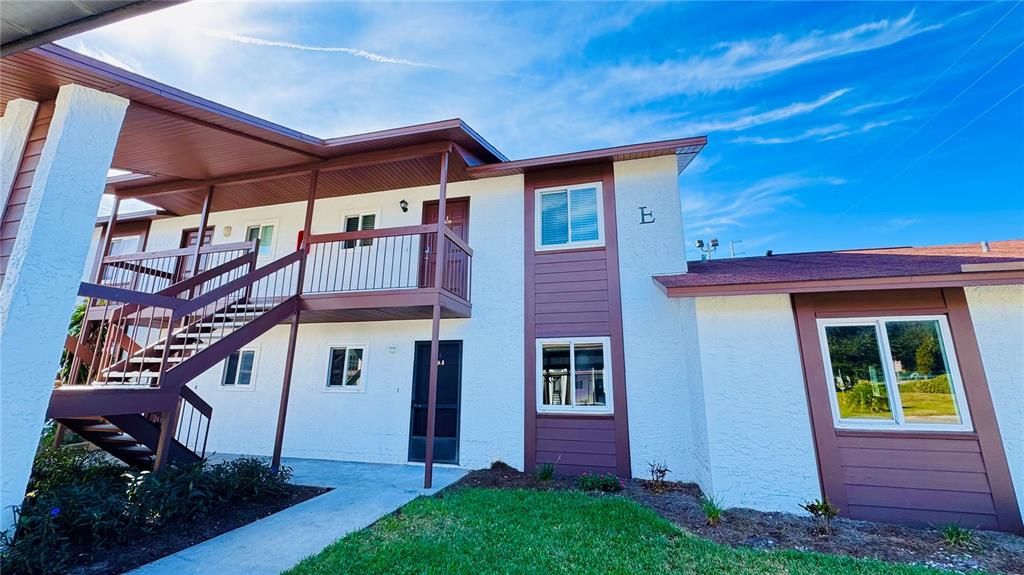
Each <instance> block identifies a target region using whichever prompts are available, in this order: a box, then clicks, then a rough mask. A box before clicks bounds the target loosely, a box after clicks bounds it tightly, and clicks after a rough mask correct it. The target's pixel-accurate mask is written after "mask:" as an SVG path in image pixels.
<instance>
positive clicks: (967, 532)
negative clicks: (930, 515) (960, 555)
mask: <svg viewBox="0 0 1024 575" xmlns="http://www.w3.org/2000/svg"><path fill="white" fill-rule="evenodd" d="M939 532H940V533H942V538H943V539H945V540H946V544H947V545H949V546H950V547H956V548H960V549H973V548H975V547H976V546H977V543H976V541H975V538H974V531H973V530H971V529H968V528H966V527H961V526H960V525H959V524H958V523H952V522H951V523H946V524H945V525H943V526H941V527H939Z"/></svg>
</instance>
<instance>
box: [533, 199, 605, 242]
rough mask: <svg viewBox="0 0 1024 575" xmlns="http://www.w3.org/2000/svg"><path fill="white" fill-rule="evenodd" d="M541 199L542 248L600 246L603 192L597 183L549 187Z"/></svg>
mask: <svg viewBox="0 0 1024 575" xmlns="http://www.w3.org/2000/svg"><path fill="white" fill-rule="evenodd" d="M538 199H539V201H538V204H539V206H538V218H537V219H538V225H537V228H538V230H539V233H540V245H539V247H541V248H551V247H559V246H573V245H580V246H588V245H600V242H601V206H600V203H601V194H600V192H599V190H598V187H597V186H596V185H594V184H589V185H584V186H575V187H570V188H566V189H561V190H546V191H542V192H539V196H538Z"/></svg>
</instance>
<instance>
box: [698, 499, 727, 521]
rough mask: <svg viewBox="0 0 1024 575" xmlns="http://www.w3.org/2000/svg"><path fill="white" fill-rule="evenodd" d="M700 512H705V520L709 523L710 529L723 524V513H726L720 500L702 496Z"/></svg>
mask: <svg viewBox="0 0 1024 575" xmlns="http://www.w3.org/2000/svg"><path fill="white" fill-rule="evenodd" d="M700 510H701V511H703V512H704V519H705V521H707V524H708V527H715V526H716V525H718V524H719V523H721V522H722V512H723V511H725V507H723V506H722V500H721V499H720V498H718V497H713V496H711V495H701V496H700Z"/></svg>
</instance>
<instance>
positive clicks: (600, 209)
mask: <svg viewBox="0 0 1024 575" xmlns="http://www.w3.org/2000/svg"><path fill="white" fill-rule="evenodd" d="M587 188H597V239H596V240H586V241H575V242H574V241H573V240H572V191H573V190H584V189H587ZM558 192H565V193H566V202H567V203H566V209H567V210H568V213H567V216H568V218H569V241H568V242H566V243H564V244H556V245H550V246H546V245H544V244H543V243H542V242H543V239H544V238H543V226H542V224H543V221H542V220H543V214H542V210H541V197H542V196H544V195H545V194H552V193H558ZM534 194H535V195H534V202H533V222H534V223H533V235H534V246H535V249H536V251H538V252H548V251H554V250H575V249H581V248H597V247H604V189H603V188H602V186H601V182H587V183H585V184H573V185H571V186H554V187H550V188H540V189H538V190H536V191H535V192H534Z"/></svg>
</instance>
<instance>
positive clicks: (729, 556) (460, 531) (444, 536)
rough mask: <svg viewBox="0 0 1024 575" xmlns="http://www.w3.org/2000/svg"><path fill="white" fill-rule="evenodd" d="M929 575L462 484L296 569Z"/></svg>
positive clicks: (552, 495) (580, 498)
mask: <svg viewBox="0 0 1024 575" xmlns="http://www.w3.org/2000/svg"><path fill="white" fill-rule="evenodd" d="M314 573H315V574H328V573H330V574H341V573H351V574H364V573H366V574H368V573H388V574H392V573H394V574H400V573H408V574H413V573H415V574H423V573H437V574H445V575H456V574H467V575H479V574H488V573H508V574H518V573H537V574H543V575H553V574H559V573H565V574H569V573H572V574H576V573H595V574H597V573H600V574H605V573H623V574H626V573H629V574H634V573H653V574H662V573H666V574H708V575H711V574H714V575H719V574H730V573H731V574H741V573H742V574H764V575H769V574H770V575H781V574H791V575H796V574H806V575H810V574H821V575H832V574H838V573H843V574H860V575H875V574H886V575H897V574H898V575H926V574H937V573H941V572H940V571H936V570H933V569H925V568H920V567H910V566H904V565H892V564H887V563H881V562H878V561H868V560H858V559H850V558H845V557H835V556H829V555H821V554H816V553H798V552H793V551H772V552H764V551H753V550H746V549H733V548H730V547H726V546H722V545H718V544H715V543H712V542H710V541H706V540H703V539H699V538H697V537H695V536H692V535H689V534H686V533H684V532H683V531H681V530H680V529H678V528H677V527H676V526H675V525H672V524H671V523H669V522H668V521H665V520H664V519H662V518H661V517H659V516H657V515H656V514H655V513H654V512H653V511H650V510H649V509H646V508H644V507H641V506H639V505H637V504H635V503H633V502H631V501H627V500H626V499H623V498H620V497H594V496H590V495H587V494H585V493H580V492H574V491H569V492H566V491H550V492H544V491H529V490H501V489H463V490H459V491H457V492H455V493H452V494H449V495H447V496H445V497H444V498H442V499H437V498H428V497H421V498H419V499H416V500H415V501H413V502H411V503H409V504H408V505H407V506H405V507H404V508H403V509H402V510H401V512H400V514H396V515H392V516H389V517H386V518H384V519H382V520H381V521H379V522H378V523H377V524H375V525H373V526H372V527H370V528H368V529H364V530H362V531H358V532H356V533H352V534H351V535H349V536H347V537H345V538H344V539H342V540H340V541H338V542H336V543H334V544H333V545H331V546H329V547H328V548H326V549H324V550H323V551H322V552H321V553H320V554H319V555H316V556H313V557H310V558H308V559H306V560H304V561H303V562H302V563H299V564H298V565H297V566H296V567H294V568H293V569H291V570H290V571H288V572H287V574H288V575H299V574H314Z"/></svg>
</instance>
